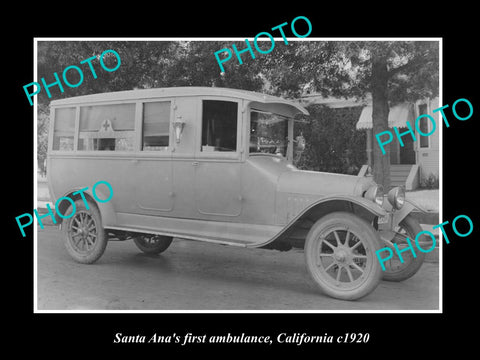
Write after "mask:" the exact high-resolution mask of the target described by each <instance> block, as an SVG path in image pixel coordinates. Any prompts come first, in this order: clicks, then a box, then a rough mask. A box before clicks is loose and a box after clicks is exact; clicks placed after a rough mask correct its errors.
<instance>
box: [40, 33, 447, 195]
mask: <svg viewBox="0 0 480 360" xmlns="http://www.w3.org/2000/svg"><path fill="white" fill-rule="evenodd" d="M232 43H235V44H236V46H237V48H238V49H244V48H245V47H246V43H245V42H242V41H236V42H232V41H96V40H94V41H40V42H39V43H38V63H37V66H38V78H39V79H40V78H42V77H45V81H46V82H47V83H52V82H53V81H54V78H53V73H54V72H56V73H57V74H58V75H59V77H61V74H62V72H63V70H64V69H65V68H66V67H67V66H70V65H76V66H79V67H80V68H82V70H84V71H83V73H84V80H83V83H82V84H81V85H80V86H78V87H76V88H69V87H67V86H64V88H65V91H64V92H63V93H61V92H60V90H59V89H58V88H57V87H52V88H51V89H50V91H51V92H52V98H63V97H71V96H78V95H85V94H91V93H100V92H108V91H120V90H132V89H142V88H154V87H170V86H216V87H231V88H237V89H245V90H253V91H261V92H265V93H269V94H272V95H280V96H284V97H287V98H295V99H297V98H299V97H300V96H303V95H307V94H313V93H315V94H321V95H323V96H336V97H345V98H352V97H354V98H364V97H365V96H366V95H367V94H372V103H373V108H374V111H373V112H374V116H373V126H374V131H382V129H385V130H386V128H387V117H388V109H389V106H392V105H394V104H396V103H399V102H403V101H414V100H417V99H421V98H425V97H433V96H436V95H437V94H438V56H439V51H438V43H437V42H431V41H289V44H288V45H285V44H284V43H283V42H281V41H277V42H276V43H275V47H274V49H273V51H272V52H270V53H269V54H259V53H256V57H255V59H252V58H251V57H250V54H249V53H248V52H247V53H244V54H242V55H241V56H242V60H243V64H239V62H238V61H237V59H236V57H235V55H232V58H231V59H230V61H228V62H225V63H224V67H225V72H224V73H221V72H220V68H219V66H218V64H217V61H216V59H215V57H214V55H213V54H214V53H215V52H216V51H218V50H220V49H222V48H227V47H228V48H231V45H232ZM259 44H260V46H261V47H262V43H261V42H259ZM268 44H269V43H268ZM264 47H266V48H268V47H267V45H264ZM107 49H114V50H115V51H117V52H118V54H119V55H120V58H121V62H122V63H121V66H120V67H119V68H118V70H116V71H115V72H106V71H104V70H103V69H101V67H100V65H99V64H98V62H97V63H96V64H95V63H94V66H95V69H96V74H97V76H98V77H97V78H96V79H94V78H93V76H92V74H91V72H90V71H89V70H88V66H87V64H83V65H80V62H81V61H82V60H85V59H87V58H90V57H92V56H96V57H99V56H100V54H101V53H102V52H103V51H104V50H107ZM106 61H110V60H106ZM375 64H377V66H374V65H375ZM379 69H382V71H383V75H381V74H380V73H379V72H378V71H377V72H376V70H379ZM379 74H380V75H379ZM74 76H75V74H74V72H71V73H69V80H70V81H71V83H75V81H76V79H75V78H74ZM376 87H377V90H378V91H375V89H376ZM37 96H38V98H37V99H38V103H39V107H40V110H39V111H40V112H44V113H48V103H49V101H50V100H51V99H49V98H48V97H47V95H46V92H45V91H41V92H40V94H39V95H37ZM325 112H326V110H322V111H317V110H316V111H314V112H313V116H312V117H311V121H312V126H311V129H310V131H311V132H312V133H311V137H310V140H311V144H317V145H316V146H317V149H316V151H315V152H312V153H311V154H310V159H311V162H310V163H309V164H307V163H304V164H303V165H304V166H306V167H310V168H318V167H322V166H323V165H321V164H323V163H322V162H324V161H326V160H325V159H324V158H325V156H326V155H324V156H320V155H321V154H322V151H323V149H324V148H323V146H324V145H325V144H324V142H322V141H321V140H319V139H322V137H323V138H325V137H328V136H332V134H331V132H330V127H333V128H335V129H338V130H339V131H343V130H344V129H341V126H340V124H336V123H325V122H324V121H325V120H324V119H323V117H322V116H323V114H324V113H325ZM45 118H46V119H48V117H45ZM42 119H43V118H42ZM42 121H44V120H42ZM45 121H46V120H45ZM40 128H41V129H42V131H43V132H44V131H45V128H46V127H44V126H39V136H41V133H40ZM327 133H328V135H326V134H327ZM337 135H338V134H337ZM337 135H334V136H337ZM42 139H43V138H42ZM347 145H348V144H345V146H347ZM312 146H313V145H312ZM38 151H39V156H40V155H41V154H44V145H43V144H39V148H38ZM376 152H377V156H376V157H375V153H376ZM378 152H380V149H379V148H378V145H377V146H376V147H375V146H374V159H375V163H374V174H375V170H377V171H376V177H377V178H376V180H377V181H378V182H379V183H383V184H384V185H387V186H388V185H389V180H388V168H389V159H388V158H389V157H388V156H383V157H381V156H379V155H378ZM313 153H316V154H317V155H316V156H313ZM42 156H43V155H42ZM334 158H335V157H332V159H334ZM338 159H340V158H338ZM338 159H337V160H338ZM337 160H336V161H337ZM332 161H333V160H332ZM338 161H340V160H338Z"/></svg>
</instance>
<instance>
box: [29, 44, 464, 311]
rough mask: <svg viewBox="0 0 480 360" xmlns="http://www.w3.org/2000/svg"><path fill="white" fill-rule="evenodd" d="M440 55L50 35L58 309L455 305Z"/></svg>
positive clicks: (45, 139)
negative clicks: (449, 279)
mask: <svg viewBox="0 0 480 360" xmlns="http://www.w3.org/2000/svg"><path fill="white" fill-rule="evenodd" d="M267 39H268V38H267ZM250 42H252V43H253V45H252V44H251V43H250ZM286 42H287V43H288V42H289V46H288V47H287V46H286V44H285V43H286ZM267 45H268V46H267ZM242 46H244V47H246V51H243V53H241V52H240V51H239V50H238V49H240V48H241V47H242ZM267 47H268V48H270V49H271V48H276V47H278V50H276V52H275V53H274V52H273V51H271V52H270V53H269V54H268V55H267V54H263V55H262V54H260V55H258V54H257V56H258V58H257V57H255V58H254V57H253V56H252V54H254V50H252V49H253V48H257V52H260V53H261V52H264V49H265V48H267ZM231 48H233V49H234V50H230V49H231ZM217 49H218V50H219V51H216V50H217ZM440 51H441V41H440V40H439V39H420V40H418V39H390V40H375V39H373V40H369V39H364V40H357V39H355V40H352V39H341V40H337V41H326V40H322V39H309V40H308V41H306V39H305V38H304V39H303V41H295V39H292V38H288V39H287V40H286V41H283V40H282V38H272V39H269V40H266V41H259V40H258V39H253V40H248V39H247V40H245V41H244V42H243V44H242V42H240V41H238V40H235V41H234V42H232V43H231V44H230V41H222V40H216V41H209V40H200V41H195V40H177V41H171V40H170V41H168V40H162V39H158V40H148V41H141V40H135V41H118V40H117V41H108V40H105V41H98V40H94V39H93V40H76V39H67V40H64V39H62V40H61V41H58V40H57V41H56V40H49V39H38V40H37V56H38V57H37V64H38V73H39V74H38V77H40V76H41V75H40V74H51V73H54V69H62V68H65V69H67V70H66V71H63V73H62V79H63V82H64V83H65V84H66V85H67V86H63V92H62V91H61V90H62V89H61V88H60V86H61V82H62V80H60V81H59V82H58V83H57V84H53V85H52V84H48V86H50V87H46V86H45V84H47V81H46V78H47V75H45V77H41V83H42V84H43V90H44V91H43V96H42V92H40V93H39V95H38V99H39V103H38V107H37V110H38V113H37V116H38V117H37V121H38V126H37V131H38V134H37V135H38V143H37V151H38V153H37V162H38V169H39V170H38V174H37V200H38V202H37V211H38V213H39V214H41V215H40V217H38V219H39V222H42V226H43V229H39V231H38V234H37V243H36V244H37V260H38V263H37V287H36V289H37V299H36V300H37V308H38V310H40V311H41V310H70V311H86V310H106V311H115V310H133V311H135V310H155V311H156V310H160V311H168V310H253V311H256V310H282V311H295V310H311V311H322V310H361V311H365V310H390V311H394V310H400V311H405V310H432V311H433V310H441V298H440V292H439V289H440V287H441V285H440V282H439V267H440V266H441V264H440V261H439V243H440V241H439V239H438V238H439V236H438V233H439V230H438V228H437V229H432V227H433V225H435V224H438V221H439V209H440V206H439V205H440V196H439V195H440V194H439V183H440V171H439V170H440V166H439V164H440V162H439V159H440V151H439V149H440V141H439V139H440V136H439V132H440V131H435V130H436V123H439V113H438V112H437V113H435V109H437V108H439V106H440V105H439V104H440V102H439V95H440V94H439V81H440V79H439V73H440V72H439V66H440V58H441V56H440ZM232 52H235V53H236V54H237V56H238V60H237V59H229V58H228V56H229V55H231V53H232ZM60 54H71V55H70V56H62V57H60V56H59V55H60ZM213 54H220V55H224V57H223V58H222V57H221V56H218V57H217V61H215V59H216V58H215V57H213ZM242 56H243V58H244V59H245V61H243V60H242V62H243V63H242V64H240V61H239V59H241V58H242ZM230 57H231V56H230ZM57 59H59V60H61V63H59V62H58V60H57ZM84 59H87V61H88V65H90V66H91V68H90V69H89V68H88V66H87V65H86V61H85V60H84ZM79 60H80V61H79ZM68 64H77V65H70V67H69V65H68ZM81 64H85V65H84V66H83V70H82V67H80V66H78V65H81ZM219 65H221V68H222V69H223V70H224V71H220V66H219ZM370 69H372V70H370ZM84 72H85V74H84ZM240 74H241V75H240ZM87 79H88V80H87ZM35 86H36V84H35V85H32V87H35ZM36 87H38V88H39V89H40V88H41V86H36ZM69 87H71V88H72V89H70V88H69ZM59 90H60V91H59ZM54 95H56V97H57V98H56V99H55V100H53V97H54ZM58 95H59V96H58ZM49 97H51V99H49ZM42 99H43V100H44V101H45V102H46V104H44V103H42V102H41V101H42ZM47 101H48V102H47ZM47 105H49V106H47ZM459 108H460V106H459ZM422 114H427V115H428V114H432V115H428V116H424V117H422ZM385 115H386V118H385ZM417 119H418V120H417ZM440 121H442V120H441V119H440ZM377 122H378V124H377ZM409 129H414V130H413V131H411V132H410V133H408V130H409ZM381 131H383V132H384V134H385V135H389V136H387V140H384V139H383V138H380V137H379V138H378V139H381V141H378V142H377V138H376V134H378V133H381ZM392 134H393V135H392ZM394 135H396V136H394ZM394 140H395V141H394ZM383 149H386V153H385V154H382V150H383ZM53 214H54V215H53ZM44 222H45V225H43V223H44ZM42 226H40V227H42ZM60 243H63V245H64V246H59V244H60ZM412 244H413V245H412ZM219 245H225V246H219ZM73 278H74V279H75V286H72V285H73V284H72V281H71V280H72V279H73ZM78 284H82V286H78ZM146 289H149V290H146ZM252 294H254V295H253V296H252ZM360 299H361V300H360ZM338 300H340V301H338ZM345 300H352V301H350V302H346V301H345ZM354 300H359V301H354ZM353 301H354V302H353Z"/></svg>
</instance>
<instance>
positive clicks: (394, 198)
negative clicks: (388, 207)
mask: <svg viewBox="0 0 480 360" xmlns="http://www.w3.org/2000/svg"><path fill="white" fill-rule="evenodd" d="M387 199H388V202H389V203H390V204H392V206H393V207H394V208H395V209H397V210H400V209H401V208H402V207H403V205H404V204H405V189H404V188H403V187H401V186H398V187H394V188H393V189H392V190H390V191H389V192H388V195H387Z"/></svg>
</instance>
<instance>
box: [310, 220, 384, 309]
mask: <svg viewBox="0 0 480 360" xmlns="http://www.w3.org/2000/svg"><path fill="white" fill-rule="evenodd" d="M378 249H380V239H379V237H378V234H377V233H376V232H375V230H374V229H373V228H372V226H371V225H370V224H368V223H367V222H366V221H365V220H363V219H361V218H359V217H358V216H355V215H353V214H351V213H346V212H335V213H331V214H328V215H326V216H324V217H322V218H321V219H319V220H318V221H317V222H316V223H315V224H314V225H313V226H312V228H311V229H310V231H309V233H308V235H307V238H306V241H305V260H306V264H307V269H308V272H309V273H310V275H311V277H312V278H313V280H314V281H315V283H316V284H317V286H318V287H319V288H320V289H321V290H322V291H323V292H324V293H326V294H328V295H330V296H332V297H334V298H337V299H342V300H355V299H359V298H361V297H363V296H365V295H367V294H369V293H370V292H372V291H373V290H374V289H375V288H376V287H377V285H378V284H379V282H380V279H381V272H382V270H381V267H380V263H379V262H378V260H377V259H376V256H375V252H376V251H377V250H378Z"/></svg>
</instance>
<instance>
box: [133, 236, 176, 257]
mask: <svg viewBox="0 0 480 360" xmlns="http://www.w3.org/2000/svg"><path fill="white" fill-rule="evenodd" d="M172 240H173V238H172V237H170V236H161V235H150V234H148V235H139V236H137V237H135V238H133V241H134V242H135V245H137V247H138V248H139V249H140V250H142V251H143V252H144V253H146V254H160V253H162V252H164V251H165V250H167V248H168V247H169V246H170V244H171V243H172Z"/></svg>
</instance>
